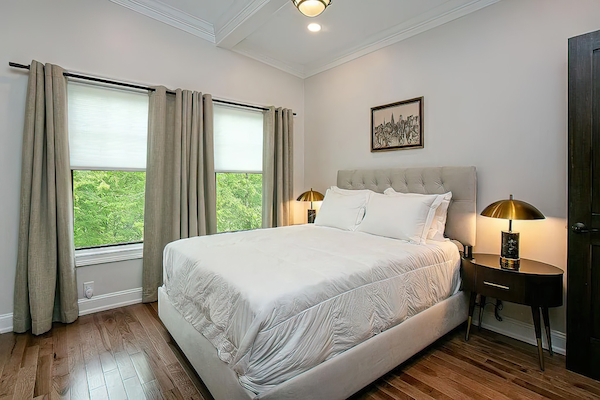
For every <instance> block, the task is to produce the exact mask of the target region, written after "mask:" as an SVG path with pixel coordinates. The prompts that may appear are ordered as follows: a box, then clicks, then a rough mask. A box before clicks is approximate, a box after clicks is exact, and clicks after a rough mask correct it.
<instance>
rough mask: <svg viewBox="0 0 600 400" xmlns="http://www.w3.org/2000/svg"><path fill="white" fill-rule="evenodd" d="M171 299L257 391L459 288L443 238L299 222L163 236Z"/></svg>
mask: <svg viewBox="0 0 600 400" xmlns="http://www.w3.org/2000/svg"><path fill="white" fill-rule="evenodd" d="M164 269H165V274H164V285H165V289H166V291H167V294H168V296H169V299H170V300H171V302H172V304H173V305H174V306H175V308H176V309H177V310H178V311H179V312H180V313H181V314H182V315H183V317H184V318H185V319H186V320H187V321H189V322H190V323H191V324H192V325H193V326H194V327H195V328H196V329H197V330H198V331H199V332H200V333H202V334H203V335H204V336H205V337H206V338H207V339H208V340H210V341H211V343H212V344H213V345H214V346H215V347H216V349H217V350H218V354H219V357H220V358H221V359H222V360H223V361H225V362H227V363H229V365H230V366H231V367H232V368H233V369H234V370H235V371H236V372H237V374H238V375H239V377H240V378H239V381H240V383H241V384H242V385H243V386H244V387H246V388H248V389H250V390H252V391H254V392H255V393H261V392H263V391H266V390H268V389H269V388H271V387H273V386H275V385H277V384H279V383H281V382H284V381H286V380H288V379H290V378H292V377H294V376H295V375H298V374H299V373H301V372H304V371H306V370H308V369H310V368H312V367H314V366H315V365H318V364H320V363H321V362H323V361H325V360H327V359H329V358H331V357H334V356H335V355H336V354H339V353H341V352H343V351H345V350H347V349H349V348H351V347H353V346H355V345H357V344H359V343H361V342H363V341H365V340H367V339H369V338H370V337H372V336H374V335H377V334H378V333H380V332H382V331H384V330H386V329H388V328H390V327H392V326H394V325H397V324H399V323H400V322H402V321H403V320H405V319H407V318H409V317H410V316H412V315H415V314H417V313H419V312H420V311H422V310H424V309H426V308H428V307H430V306H432V305H434V304H435V303H437V302H439V301H441V300H443V299H446V298H447V297H449V296H451V295H452V294H454V293H455V292H456V291H457V290H458V286H459V279H460V277H459V270H460V256H459V253H458V249H457V247H456V246H455V245H454V244H453V243H451V242H449V241H446V242H428V244H427V245H415V244H409V243H407V242H403V241H400V240H396V239H387V238H383V237H379V236H373V235H369V234H366V233H361V232H348V231H341V230H338V229H334V228H327V227H316V226H313V225H298V226H291V227H285V228H275V229H262V230H256V231H248V232H239V233H226V234H220V235H213V236H205V237H197V238H191V239H184V240H179V241H176V242H173V243H170V244H169V245H167V247H166V248H165V252H164Z"/></svg>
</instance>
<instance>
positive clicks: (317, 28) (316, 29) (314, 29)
mask: <svg viewBox="0 0 600 400" xmlns="http://www.w3.org/2000/svg"><path fill="white" fill-rule="evenodd" d="M308 30H309V31H311V32H319V31H320V30H321V25H319V24H315V23H314V22H313V23H312V24H308Z"/></svg>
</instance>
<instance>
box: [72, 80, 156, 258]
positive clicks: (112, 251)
mask: <svg viewBox="0 0 600 400" xmlns="http://www.w3.org/2000/svg"><path fill="white" fill-rule="evenodd" d="M69 83H74V84H78V85H90V86H100V87H107V88H111V89H118V90H123V91H126V92H129V91H130V92H132V93H141V92H140V91H139V90H128V89H123V88H122V87H117V88H115V87H114V86H111V85H110V84H107V85H104V84H98V83H91V82H81V81H79V80H71V79H69V80H68V81H67V85H68V84H69ZM148 96H149V93H148ZM67 107H68V105H67ZM70 170H71V202H72V206H73V208H72V210H71V213H72V214H71V216H72V217H73V230H74V229H75V186H74V174H73V171H122V172H144V173H145V172H146V168H102V167H98V168H94V167H84V168H72V167H70ZM74 245H75V243H73V246H74ZM143 250H144V241H143V239H142V240H141V241H135V242H123V243H112V244H105V245H97V246H85V247H76V248H75V267H84V266H90V265H96V264H105V263H112V262H118V261H128V260H136V259H141V258H142V257H143Z"/></svg>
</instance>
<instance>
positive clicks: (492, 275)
mask: <svg viewBox="0 0 600 400" xmlns="http://www.w3.org/2000/svg"><path fill="white" fill-rule="evenodd" d="M520 265H521V268H520V269H519V270H510V269H503V268H500V266H499V265H498V256H497V255H493V254H473V259H471V260H469V259H465V258H463V261H462V267H463V290H465V291H470V292H471V299H470V302H469V318H468V320H467V333H466V335H465V340H469V333H470V331H471V322H472V320H473V313H474V311H475V301H476V299H477V294H479V295H480V297H481V300H480V307H481V308H480V313H479V318H480V319H479V326H480V327H481V318H482V317H483V306H484V305H485V299H486V297H487V296H489V297H493V298H495V299H498V300H503V301H509V302H511V303H517V304H524V305H528V306H530V307H531V312H532V314H533V323H534V327H535V337H536V340H537V346H538V356H539V361H540V369H541V370H542V371H543V370H544V353H543V348H542V330H541V325H540V309H541V312H542V317H543V320H544V327H545V329H546V338H547V340H548V351H549V352H550V354H551V355H552V354H553V352H552V339H551V335H550V319H549V317H548V308H549V307H559V306H562V304H563V274H564V272H563V270H561V269H560V268H557V267H554V266H552V265H549V264H545V263H542V262H539V261H533V260H527V259H521V260H520Z"/></svg>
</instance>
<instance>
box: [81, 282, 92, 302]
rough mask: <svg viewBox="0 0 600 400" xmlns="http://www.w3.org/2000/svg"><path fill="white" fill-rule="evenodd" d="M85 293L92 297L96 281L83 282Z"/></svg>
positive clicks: (89, 297) (86, 295)
mask: <svg viewBox="0 0 600 400" xmlns="http://www.w3.org/2000/svg"><path fill="white" fill-rule="evenodd" d="M83 295H84V296H85V297H87V298H88V299H91V298H92V296H93V295H94V281H91V282H84V283H83Z"/></svg>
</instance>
